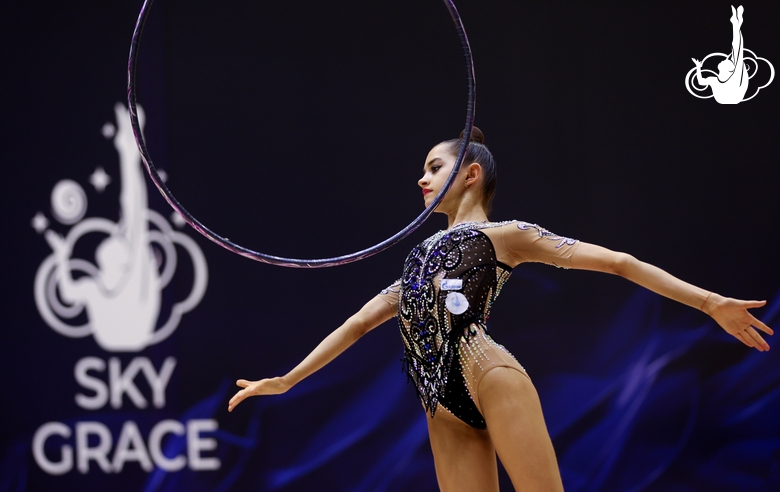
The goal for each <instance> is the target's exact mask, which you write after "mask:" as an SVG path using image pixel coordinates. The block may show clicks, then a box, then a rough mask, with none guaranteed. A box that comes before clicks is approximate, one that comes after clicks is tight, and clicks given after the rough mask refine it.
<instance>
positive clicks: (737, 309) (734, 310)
mask: <svg viewBox="0 0 780 492" xmlns="http://www.w3.org/2000/svg"><path fill="white" fill-rule="evenodd" d="M705 304H706V306H704V307H703V308H704V309H703V310H704V312H705V313H707V314H709V315H710V316H712V318H713V319H714V320H715V321H717V322H718V324H719V325H720V326H721V327H722V328H723V329H724V330H726V333H728V334H729V335H732V336H733V337H734V338H736V339H737V340H739V341H740V342H742V343H744V344H745V345H747V346H748V347H753V348H756V349H758V350H760V351H761V352H764V351H766V350H769V344H768V343H766V342H765V341H764V339H763V338H762V337H761V335H760V334H759V333H758V331H756V330H757V329H758V330H761V331H763V332H764V333H766V334H767V335H773V334H774V331H773V330H772V329H771V328H770V327H768V326H767V325H765V324H764V323H762V322H761V321H760V320H758V319H757V318H755V317H754V316H753V315H752V314H750V313H749V312H748V309H752V308H758V307H762V306H764V305H765V304H766V301H740V300H739V299H732V298H730V297H722V296H719V295H717V294H713V295H712V296H711V297H710V298H709V299H707V301H706V303H705Z"/></svg>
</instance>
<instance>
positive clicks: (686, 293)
mask: <svg viewBox="0 0 780 492" xmlns="http://www.w3.org/2000/svg"><path fill="white" fill-rule="evenodd" d="M571 263H572V267H573V268H576V269H579V270H593V271H598V272H606V273H612V274H615V275H620V276H621V277H624V278H626V279H628V280H631V281H632V282H635V283H637V284H639V285H641V286H642V287H645V288H647V289H649V290H652V291H653V292H656V293H658V294H660V295H662V296H664V297H668V298H669V299H673V300H675V301H678V302H681V303H683V304H685V305H687V306H691V307H693V308H696V309H700V310H702V311H704V312H705V313H707V314H708V315H710V316H712V318H713V319H714V320H715V321H716V322H717V323H718V324H719V325H720V326H721V327H722V328H723V329H724V330H726V332H727V333H729V334H730V335H732V336H734V337H735V338H736V339H738V340H739V341H741V342H742V343H744V344H745V345H747V346H748V347H754V348H756V349H758V350H760V351H765V350H769V344H768V343H766V341H764V339H763V338H762V337H761V335H760V334H759V333H758V332H757V331H756V329H758V330H761V331H763V332H764V333H766V334H768V335H772V334H773V333H774V332H773V331H772V329H771V328H769V327H768V326H767V325H765V324H764V323H762V322H761V321H760V320H758V319H756V318H755V317H754V316H753V315H752V314H750V313H749V312H748V311H747V310H748V309H751V308H757V307H761V306H764V305H765V304H766V301H741V300H739V299H732V298H730V297H723V296H721V295H719V294H716V293H714V292H710V291H707V290H704V289H702V288H700V287H696V286H695V285H691V284H689V283H687V282H684V281H682V280H680V279H679V278H677V277H674V276H673V275H670V274H669V273H667V272H665V271H664V270H661V269H660V268H658V267H656V266H653V265H650V264H649V263H645V262H643V261H639V260H637V259H636V258H634V257H633V256H631V255H629V254H626V253H618V252H615V251H611V250H609V249H607V248H603V247H601V246H596V245H594V244H588V243H581V244H580V245H579V248H578V249H577V251H576V253H575V254H574V255H573V256H572V258H571Z"/></svg>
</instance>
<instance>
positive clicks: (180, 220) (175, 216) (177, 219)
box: [171, 212, 187, 229]
mask: <svg viewBox="0 0 780 492" xmlns="http://www.w3.org/2000/svg"><path fill="white" fill-rule="evenodd" d="M171 222H173V225H175V226H176V227H178V228H180V229H181V228H182V227H184V224H186V223H187V221H186V220H184V217H182V216H181V215H179V212H173V213H172V214H171Z"/></svg>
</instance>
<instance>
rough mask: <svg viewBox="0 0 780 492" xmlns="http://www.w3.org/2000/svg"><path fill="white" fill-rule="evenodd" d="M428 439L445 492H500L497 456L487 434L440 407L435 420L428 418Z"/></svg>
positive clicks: (441, 485)
mask: <svg viewBox="0 0 780 492" xmlns="http://www.w3.org/2000/svg"><path fill="white" fill-rule="evenodd" d="M428 436H429V437H430V440H431V450H432V451H433V462H434V464H435V465H436V479H437V480H438V481H439V489H441V491H442V492H459V491H463V492H473V491H475V490H479V491H487V492H491V491H496V492H497V491H498V465H497V464H496V452H495V449H494V448H493V444H492V443H491V442H490V435H489V434H488V432H487V431H485V430H480V429H475V428H473V427H471V426H469V425H468V424H466V423H464V422H463V421H461V420H460V419H458V418H457V417H455V416H454V415H452V414H451V413H449V412H448V411H447V410H445V409H444V408H442V407H441V406H439V407H438V409H437V410H436V414H435V415H434V417H433V418H430V416H429V417H428Z"/></svg>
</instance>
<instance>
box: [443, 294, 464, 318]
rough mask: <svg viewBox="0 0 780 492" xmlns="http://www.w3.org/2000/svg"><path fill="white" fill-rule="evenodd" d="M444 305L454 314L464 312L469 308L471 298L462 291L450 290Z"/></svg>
mask: <svg viewBox="0 0 780 492" xmlns="http://www.w3.org/2000/svg"><path fill="white" fill-rule="evenodd" d="M444 305H445V306H446V307H447V311H449V312H451V313H452V314H463V313H465V312H466V310H467V309H468V308H469V300H468V299H466V296H464V295H463V294H461V293H460V292H450V293H449V294H447V298H446V299H445V300H444Z"/></svg>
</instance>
